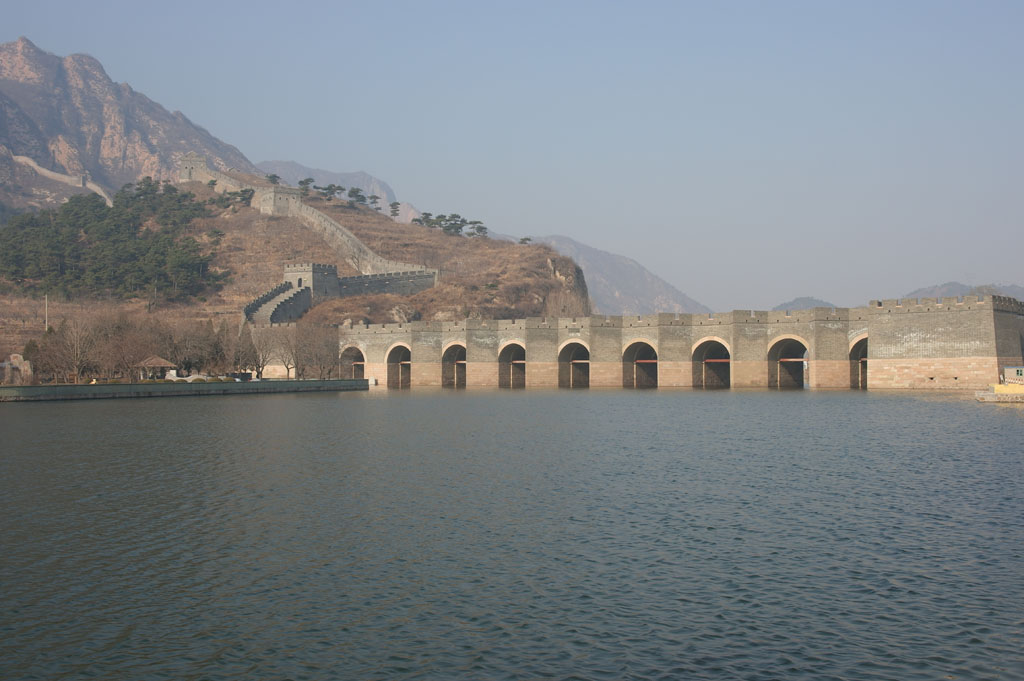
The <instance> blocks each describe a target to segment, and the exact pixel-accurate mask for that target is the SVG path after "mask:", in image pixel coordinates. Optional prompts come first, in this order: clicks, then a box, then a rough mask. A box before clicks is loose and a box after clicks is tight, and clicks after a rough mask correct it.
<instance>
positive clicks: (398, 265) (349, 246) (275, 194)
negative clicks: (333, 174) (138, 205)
mask: <svg viewBox="0 0 1024 681" xmlns="http://www.w3.org/2000/svg"><path fill="white" fill-rule="evenodd" d="M178 177H179V179H180V181H182V182H209V181H210V180H216V181H217V184H216V187H215V188H216V189H217V191H220V192H228V191H240V190H242V189H251V190H252V191H253V198H252V206H253V207H254V208H256V209H257V210H259V211H260V212H261V213H264V214H265V215H278V216H288V217H296V218H299V219H300V220H302V221H303V223H305V224H306V225H307V226H308V227H310V228H311V229H312V230H313V231H315V232H316V233H317V234H319V235H320V236H321V237H323V239H324V240H325V241H326V242H327V243H328V245H329V246H331V248H333V249H335V250H336V251H338V253H339V254H342V256H343V257H344V258H345V260H346V261H347V262H349V263H350V264H351V265H352V266H353V267H354V268H356V269H357V270H359V271H360V272H362V273H363V274H385V273H390V272H413V271H417V272H429V273H431V274H433V275H435V276H436V274H437V272H436V270H433V269H430V268H428V267H424V266H423V265H415V264H410V263H403V262H398V261H395V260H388V259H386V258H382V257H380V256H379V255H377V254H376V253H374V252H373V251H372V250H370V248H369V247H368V246H366V244H364V243H363V242H362V241H360V240H359V239H358V238H357V237H356V235H354V234H353V233H352V232H350V231H349V230H348V229H347V228H345V227H344V226H343V225H342V224H340V223H339V222H338V221H336V220H334V219H333V218H331V217H330V216H328V215H326V214H324V213H322V212H320V211H319V210H317V209H316V208H313V207H312V206H307V205H306V204H304V203H303V202H302V193H301V191H300V190H299V189H296V188H295V187H282V186H279V185H274V186H270V187H257V186H254V185H249V184H245V183H243V182H240V181H239V180H236V179H235V178H233V177H231V176H230V175H226V174H224V173H222V172H219V171H217V170H214V169H212V168H210V167H209V166H208V165H207V164H206V159H205V158H204V157H203V156H200V155H199V154H195V153H189V154H185V155H184V156H183V157H182V158H181V159H180V160H179V162H178Z"/></svg>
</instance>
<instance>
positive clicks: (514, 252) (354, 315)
mask: <svg viewBox="0 0 1024 681" xmlns="http://www.w3.org/2000/svg"><path fill="white" fill-rule="evenodd" d="M259 179H260V178H253V177H251V176H245V180H246V181H248V182H252V183H256V182H257V180H259ZM180 188H181V190H182V191H190V192H192V193H194V194H195V195H196V198H197V199H198V200H200V201H205V200H206V199H209V198H211V197H214V196H215V195H216V194H215V193H214V191H213V190H212V189H210V188H209V187H208V186H206V185H205V184H203V183H199V182H192V183H186V184H183V185H181V187H180ZM309 202H310V205H312V206H314V207H315V208H317V209H319V210H323V211H324V212H325V213H327V214H328V215H331V216H332V217H334V218H335V219H336V220H337V221H338V222H340V223H341V224H343V225H345V226H346V227H348V228H349V229H350V230H351V231H352V232H353V233H354V234H355V235H356V236H357V237H359V238H360V239H361V240H363V242H364V243H366V245H367V246H369V247H370V248H372V249H373V250H374V251H376V252H377V253H379V254H380V255H381V256H383V257H385V258H389V259H392V260H399V261H402V262H408V263H412V264H421V265H426V266H428V267H432V268H436V269H438V270H440V272H441V274H440V283H439V285H438V286H437V287H435V288H432V289H429V290H427V291H423V292H421V293H419V294H416V295H415V296H410V297H402V296H391V295H378V296H360V297H354V298H346V299H338V300H328V301H325V302H323V303H321V304H319V305H317V306H316V307H315V308H313V310H311V311H310V312H309V313H308V315H307V318H308V319H309V321H311V322H319V323H328V324H339V323H342V322H343V321H345V320H346V319H348V320H352V321H353V322H372V323H385V322H398V321H413V320H417V319H425V320H458V319H464V318H466V317H472V318H499V319H511V318H523V317H531V316H546V315H555V316H579V315H583V314H587V312H588V311H589V303H588V301H587V298H586V291H585V289H584V288H583V283H582V273H581V272H580V271H579V270H578V268H577V267H576V265H575V263H573V261H572V260H570V259H569V258H565V257H563V256H560V255H558V254H557V253H555V252H554V251H553V250H551V249H549V248H547V247H546V246H534V245H529V246H524V245H519V244H514V243H510V242H506V241H498V240H492V239H481V238H468V237H461V236H448V235H446V234H444V233H442V232H440V231H439V230H433V229H428V228H426V227H421V226H419V225H407V224H401V223H396V222H394V221H393V220H391V218H389V217H387V216H384V215H380V214H378V213H377V212H375V211H373V210H371V209H368V208H365V207H363V208H348V207H347V206H346V204H345V203H344V202H340V203H339V202H338V201H333V202H330V203H328V202H324V201H318V200H316V199H309ZM210 212H211V217H209V218H203V219H200V220H196V221H195V222H194V223H193V224H192V225H191V226H190V228H189V231H188V233H189V234H190V235H191V236H193V237H194V238H196V239H197V240H198V241H199V242H200V243H202V244H204V245H205V246H206V247H208V248H210V249H211V250H213V251H214V252H215V253H216V256H215V258H214V262H213V267H214V268H215V269H218V270H222V271H223V270H229V271H230V272H231V278H230V280H229V281H228V282H227V283H226V284H225V285H224V287H223V288H222V290H221V291H219V292H215V293H211V294H209V295H208V296H206V299H205V300H199V301H197V302H196V303H195V304H193V305H181V304H171V303H161V304H159V305H156V306H153V307H151V306H149V305H148V303H147V301H145V300H128V301H125V300H119V299H111V300H89V301H81V300H79V301H62V300H60V299H57V298H53V299H51V300H50V324H51V326H56V325H57V324H59V322H60V320H61V318H63V317H70V316H74V315H80V314H91V313H92V312H93V311H99V310H103V311H105V312H111V313H116V312H125V313H128V314H156V315H161V316H162V317H164V318H165V319H168V320H179V319H181V320H191V319H213V320H214V322H215V324H218V325H219V323H220V320H221V319H229V320H234V321H237V322H240V321H241V315H242V307H243V306H244V305H245V304H246V303H248V302H249V301H250V300H252V299H253V298H255V297H256V296H258V295H260V294H262V293H264V292H265V291H267V290H269V289H270V288H272V287H273V286H275V285H277V284H278V283H280V282H281V280H282V274H283V270H284V265H285V264H287V263H297V262H317V263H327V264H336V265H338V271H339V274H341V275H342V276H345V275H352V274H358V272H356V271H354V270H353V269H352V268H351V266H349V265H348V264H347V263H346V262H345V261H344V258H343V257H342V256H341V255H340V254H338V253H336V252H335V251H334V250H333V249H332V248H331V247H330V246H328V245H327V243H326V242H325V241H324V240H323V239H322V238H320V237H319V236H318V235H317V234H316V233H315V232H314V231H313V230H311V229H308V228H307V227H305V226H304V225H303V224H302V223H301V221H299V220H297V219H293V218H280V217H270V216H266V215H261V214H260V213H259V212H258V211H257V210H255V209H253V208H247V207H240V206H233V207H229V208H226V209H222V208H217V207H215V206H211V207H210ZM214 230H217V231H219V232H223V234H222V235H220V236H218V235H217V232H215V231H214ZM218 240H219V243H218ZM43 327H44V321H43V301H42V300H41V299H34V298H28V297H24V296H3V297H0V357H3V358H6V356H7V355H8V354H10V353H12V352H20V351H21V349H22V348H23V347H24V345H25V343H26V342H27V341H28V340H29V339H31V338H37V337H38V336H39V335H41V334H42V333H43V331H44V328H43Z"/></svg>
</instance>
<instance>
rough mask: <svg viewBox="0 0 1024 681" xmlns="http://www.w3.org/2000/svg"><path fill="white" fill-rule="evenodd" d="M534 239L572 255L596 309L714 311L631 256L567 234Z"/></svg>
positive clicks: (614, 311)
mask: <svg viewBox="0 0 1024 681" xmlns="http://www.w3.org/2000/svg"><path fill="white" fill-rule="evenodd" d="M533 240H534V242H536V243H542V244H547V245H549V246H551V247H552V248H554V249H555V250H556V251H558V252H559V253H561V254H562V255H565V256H568V257H570V258H572V259H573V260H575V261H576V264H578V265H579V266H580V268H582V269H583V273H584V276H586V278H587V288H588V289H589V290H590V299H591V300H592V301H593V303H594V311H595V312H600V313H603V314H651V313H654V312H711V311H712V310H711V309H710V308H708V307H706V306H705V305H702V304H701V303H698V302H697V301H696V300H694V299H693V298H690V297H689V296H687V295H686V294H685V293H683V292H682V291H680V290H679V289H677V288H676V287H674V286H672V285H671V284H669V283H668V282H667V281H665V280H664V279H662V278H661V277H658V276H657V275H655V274H653V273H651V272H649V271H648V270H647V269H646V268H644V266H643V265H641V264H640V263H638V262H637V261H635V260H633V259H631V258H627V257H625V256H623V255H616V254H614V253H609V252H608V251H602V250H600V249H598V248H593V247H591V246H587V245H586V244H582V243H580V242H578V241H576V240H574V239H570V238H569V237H567V236H557V235H555V236H542V237H535V238H534V239H533Z"/></svg>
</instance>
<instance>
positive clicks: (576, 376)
mask: <svg viewBox="0 0 1024 681" xmlns="http://www.w3.org/2000/svg"><path fill="white" fill-rule="evenodd" d="M558 387H559V388H580V389H582V388H589V387H590V350H587V348H586V347H585V346H584V345H583V344H582V343H569V344H568V345H566V346H565V347H564V348H562V351H561V352H559V353H558Z"/></svg>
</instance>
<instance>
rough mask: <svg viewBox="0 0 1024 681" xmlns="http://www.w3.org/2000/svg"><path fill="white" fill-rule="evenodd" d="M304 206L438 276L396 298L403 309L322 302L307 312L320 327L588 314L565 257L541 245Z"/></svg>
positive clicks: (367, 302)
mask: <svg viewBox="0 0 1024 681" xmlns="http://www.w3.org/2000/svg"><path fill="white" fill-rule="evenodd" d="M308 201H309V204H310V205H311V206H313V207H315V208H317V209H318V210H321V211H323V212H324V213H326V214H328V215H330V216H331V217H332V218H334V219H335V220H337V221H338V222H339V223H341V224H342V225H344V226H345V227H347V228H348V229H349V230H350V231H352V233H353V234H355V235H356V236H357V237H359V239H360V240H361V241H362V242H363V243H365V244H366V245H367V246H369V247H370V248H371V249H373V250H374V251H375V252H376V253H378V254H379V255H381V256H383V257H385V258H389V259H391V260H398V261H401V262H407V263H411V264H416V265H425V266H427V267H432V268H435V269H437V270H439V271H440V282H439V284H438V286H437V287H435V288H433V289H430V290H428V291H423V292H421V293H418V294H416V295H415V296H411V297H409V298H401V299H400V300H401V301H402V305H397V303H395V304H393V303H394V301H385V300H384V298H383V297H379V296H373V297H366V298H372V299H364V298H362V297H361V298H358V299H350V300H335V301H326V302H324V303H322V304H320V305H318V306H317V307H316V308H314V310H313V311H312V312H311V313H310V314H311V315H315V316H316V317H317V318H320V319H322V320H323V321H325V322H332V323H338V322H340V321H342V320H344V319H352V320H353V321H368V322H373V323H383V322H391V321H405V320H411V319H440V320H455V319H462V318H465V317H473V318H499V319H509V318H522V317H531V316H542V315H570V316H572V315H583V314H587V313H588V312H589V302H588V300H587V297H586V291H585V288H584V285H583V282H582V273H581V272H580V271H579V269H578V268H577V267H576V264H575V263H574V262H573V261H572V260H571V259H569V258H565V257H563V256H560V255H558V254H557V253H556V252H555V251H553V250H552V249H550V248H548V247H547V246H534V245H521V244H517V243H512V242H509V241H500V240H496V239H486V238H479V237H472V238H471V237H464V236H450V235H448V234H445V233H443V232H441V231H440V230H437V229H429V228H426V227H422V226H420V225H407V224H402V223H397V222H395V221H393V220H391V219H390V218H389V217H386V216H383V215H381V214H379V213H377V212H375V211H373V210H371V209H367V208H349V207H347V206H346V205H345V204H344V203H339V202H337V201H331V202H326V201H320V200H316V199H309V200H308ZM396 308H397V309H396Z"/></svg>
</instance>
